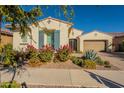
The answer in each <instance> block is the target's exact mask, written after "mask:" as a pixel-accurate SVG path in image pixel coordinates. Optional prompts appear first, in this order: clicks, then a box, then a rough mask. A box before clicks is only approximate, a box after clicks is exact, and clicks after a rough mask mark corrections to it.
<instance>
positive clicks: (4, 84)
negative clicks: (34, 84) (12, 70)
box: [0, 81, 21, 88]
mask: <svg viewBox="0 0 124 93" xmlns="http://www.w3.org/2000/svg"><path fill="white" fill-rule="evenodd" d="M0 88H21V84H19V83H17V82H16V81H13V82H12V83H10V82H2V83H1V84H0Z"/></svg>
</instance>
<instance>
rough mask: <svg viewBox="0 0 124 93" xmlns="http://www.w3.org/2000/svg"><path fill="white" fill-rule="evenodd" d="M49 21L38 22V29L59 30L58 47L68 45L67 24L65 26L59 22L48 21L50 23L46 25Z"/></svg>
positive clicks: (68, 26)
mask: <svg viewBox="0 0 124 93" xmlns="http://www.w3.org/2000/svg"><path fill="white" fill-rule="evenodd" d="M48 21H49V19H46V20H44V21H39V25H40V27H41V28H42V27H46V28H47V29H55V30H60V45H66V44H68V43H69V38H68V29H69V28H70V27H71V25H69V24H65V23H62V22H59V21H55V20H52V19H51V20H50V21H51V22H50V23H49V24H48ZM46 38H47V37H46V35H45V44H46V41H47V40H46Z"/></svg>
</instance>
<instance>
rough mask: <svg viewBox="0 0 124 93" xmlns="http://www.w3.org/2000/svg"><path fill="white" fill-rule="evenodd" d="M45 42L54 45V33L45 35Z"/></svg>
mask: <svg viewBox="0 0 124 93" xmlns="http://www.w3.org/2000/svg"><path fill="white" fill-rule="evenodd" d="M47 44H48V45H50V46H52V47H54V33H50V34H48V35H47Z"/></svg>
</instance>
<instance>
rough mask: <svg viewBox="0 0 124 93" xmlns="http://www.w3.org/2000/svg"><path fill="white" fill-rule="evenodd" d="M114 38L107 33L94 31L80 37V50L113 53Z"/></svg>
mask: <svg viewBox="0 0 124 93" xmlns="http://www.w3.org/2000/svg"><path fill="white" fill-rule="evenodd" d="M112 40H113V37H112V36H111V35H108V34H106V33H102V32H99V31H93V32H90V33H86V34H83V35H82V36H81V37H80V50H81V51H86V50H90V49H92V50H94V51H97V52H98V51H111V50H112Z"/></svg>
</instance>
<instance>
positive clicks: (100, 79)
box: [84, 70, 124, 88]
mask: <svg viewBox="0 0 124 93" xmlns="http://www.w3.org/2000/svg"><path fill="white" fill-rule="evenodd" d="M84 71H85V72H87V73H88V74H89V75H90V76H91V77H92V78H93V79H95V80H96V81H97V82H99V83H101V84H104V85H105V86H107V87H109V88H123V87H124V85H122V84H119V83H117V82H114V81H112V80H110V79H107V78H105V77H102V76H100V75H97V74H94V73H92V72H89V71H86V70H84Z"/></svg>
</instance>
